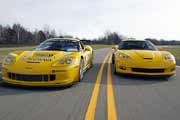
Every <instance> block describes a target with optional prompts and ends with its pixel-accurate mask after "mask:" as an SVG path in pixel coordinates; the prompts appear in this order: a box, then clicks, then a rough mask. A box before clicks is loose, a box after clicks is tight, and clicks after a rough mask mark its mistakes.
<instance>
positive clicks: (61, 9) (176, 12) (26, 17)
mask: <svg viewBox="0 0 180 120" xmlns="http://www.w3.org/2000/svg"><path fill="white" fill-rule="evenodd" d="M0 3H1V4H0V24H3V25H6V24H10V25H12V24H13V23H20V24H22V25H23V26H25V27H26V28H28V29H30V30H34V29H35V28H37V29H43V27H44V26H45V25H49V27H50V28H51V29H55V30H56V31H57V33H59V32H62V33H68V34H71V35H74V36H77V37H80V38H83V37H85V38H96V37H98V36H102V35H103V33H104V32H105V31H107V30H110V31H116V32H118V33H119V34H122V35H125V36H128V37H135V38H137V39H144V38H147V37H151V38H158V39H161V38H164V39H177V40H180V7H179V6H180V0H0Z"/></svg>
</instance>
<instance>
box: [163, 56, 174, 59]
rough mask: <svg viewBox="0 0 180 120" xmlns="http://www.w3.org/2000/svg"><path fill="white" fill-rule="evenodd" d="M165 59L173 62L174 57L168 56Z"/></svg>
mask: <svg viewBox="0 0 180 120" xmlns="http://www.w3.org/2000/svg"><path fill="white" fill-rule="evenodd" d="M164 59H165V60H172V59H173V57H172V55H166V56H165V57H164Z"/></svg>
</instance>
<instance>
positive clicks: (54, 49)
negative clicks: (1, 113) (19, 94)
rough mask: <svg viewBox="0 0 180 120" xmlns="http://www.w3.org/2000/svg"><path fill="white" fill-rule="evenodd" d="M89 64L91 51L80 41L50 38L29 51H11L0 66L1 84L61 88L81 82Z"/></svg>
mask: <svg viewBox="0 0 180 120" xmlns="http://www.w3.org/2000/svg"><path fill="white" fill-rule="evenodd" d="M92 64H93V49H92V48H91V47H90V46H84V45H83V43H82V42H81V41H80V40H77V39H71V38H53V39H48V40H46V41H44V42H42V43H41V44H40V45H39V46H38V47H37V48H36V49H34V50H33V51H15V52H12V53H10V54H8V55H7V56H6V57H5V59H4V61H3V64H2V79H3V82H5V83H10V84H15V85H25V86H61V85H63V86H64V85H69V84H72V83H74V82H76V81H81V80H82V79H83V74H84V72H85V71H86V70H87V69H88V68H90V67H91V66H92Z"/></svg>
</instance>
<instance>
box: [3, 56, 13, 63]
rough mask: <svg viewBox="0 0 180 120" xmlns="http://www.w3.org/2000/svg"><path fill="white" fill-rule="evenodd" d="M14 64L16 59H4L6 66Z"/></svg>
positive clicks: (9, 57)
mask: <svg viewBox="0 0 180 120" xmlns="http://www.w3.org/2000/svg"><path fill="white" fill-rule="evenodd" d="M14 62H15V60H14V58H13V57H11V56H7V57H5V59H4V61H3V63H4V64H12V63H14Z"/></svg>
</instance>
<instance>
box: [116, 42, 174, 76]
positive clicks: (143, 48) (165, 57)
mask: <svg viewBox="0 0 180 120" xmlns="http://www.w3.org/2000/svg"><path fill="white" fill-rule="evenodd" d="M113 49H115V51H114V53H113V55H112V63H113V64H114V68H115V70H114V72H115V73H127V74H137V75H160V76H161V75H163V76H171V75H173V74H175V68H176V61H175V58H174V56H173V55H172V54H171V53H169V52H167V51H161V50H158V49H157V48H156V47H155V46H154V45H153V44H152V43H151V42H150V41H145V40H124V41H122V42H120V44H119V45H118V46H113Z"/></svg>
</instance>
